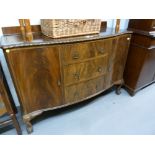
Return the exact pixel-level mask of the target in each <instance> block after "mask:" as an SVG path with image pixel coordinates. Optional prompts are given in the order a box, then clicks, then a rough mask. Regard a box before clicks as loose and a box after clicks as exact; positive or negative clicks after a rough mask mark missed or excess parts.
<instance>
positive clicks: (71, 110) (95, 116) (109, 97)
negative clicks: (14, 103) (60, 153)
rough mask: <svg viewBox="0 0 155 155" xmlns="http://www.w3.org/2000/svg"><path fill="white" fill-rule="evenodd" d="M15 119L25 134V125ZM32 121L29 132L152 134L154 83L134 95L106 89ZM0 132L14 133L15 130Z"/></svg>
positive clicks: (154, 105)
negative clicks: (97, 94)
mask: <svg viewBox="0 0 155 155" xmlns="http://www.w3.org/2000/svg"><path fill="white" fill-rule="evenodd" d="M18 118H19V121H20V124H21V127H22V131H23V134H24V135H25V134H27V132H26V129H25V125H24V124H23V122H22V120H21V117H20V116H18ZM32 124H33V129H34V132H33V133H32V134H31V135H154V134H155V84H152V85H150V86H148V87H146V88H145V89H143V90H141V91H139V92H138V93H137V94H136V95H135V96H134V97H131V96H129V94H128V93H127V92H126V91H125V90H124V89H122V93H121V95H116V94H115V91H114V90H109V91H108V92H106V93H103V94H101V95H99V96H98V97H95V98H93V99H91V100H89V101H87V102H84V103H80V104H77V105H74V106H70V107H67V108H63V109H60V110H55V111H50V112H46V113H44V114H43V115H41V116H39V117H37V118H36V119H35V120H33V121H32ZM1 134H3V135H14V134H16V131H15V129H10V130H8V131H6V132H3V133H1Z"/></svg>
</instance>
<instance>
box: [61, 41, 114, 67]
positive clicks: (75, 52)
mask: <svg viewBox="0 0 155 155" xmlns="http://www.w3.org/2000/svg"><path fill="white" fill-rule="evenodd" d="M111 48H112V39H104V40H98V41H92V42H89V43H75V44H68V45H64V46H63V47H61V51H62V61H63V64H69V63H75V62H78V61H82V60H86V59H90V58H94V57H96V56H99V55H104V54H106V53H108V52H109V51H110V50H111Z"/></svg>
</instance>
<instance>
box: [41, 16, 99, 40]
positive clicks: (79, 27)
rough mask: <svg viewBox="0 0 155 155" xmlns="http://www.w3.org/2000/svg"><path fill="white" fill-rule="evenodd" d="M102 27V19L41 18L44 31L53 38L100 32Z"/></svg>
mask: <svg viewBox="0 0 155 155" xmlns="http://www.w3.org/2000/svg"><path fill="white" fill-rule="evenodd" d="M100 27H101V20H100V19H41V30H42V33H43V34H44V35H46V36H48V37H52V38H61V37H68V36H77V35H85V34H93V33H99V32H100Z"/></svg>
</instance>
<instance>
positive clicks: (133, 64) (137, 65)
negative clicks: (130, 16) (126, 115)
mask: <svg viewBox="0 0 155 155" xmlns="http://www.w3.org/2000/svg"><path fill="white" fill-rule="evenodd" d="M153 23H155V20H130V22H129V29H130V30H132V31H133V32H134V33H133V36H132V39H131V45H130V50H129V53H128V58H127V63H126V67H125V72H124V80H125V87H126V88H127V89H128V91H129V93H130V94H131V95H132V96H133V95H134V94H135V93H136V92H137V91H138V90H140V89H142V88H144V87H145V86H147V85H149V84H151V83H153V82H154V81H155V37H153V36H152V35H150V34H149V32H150V31H152V29H153V27H152V25H153ZM139 29H140V30H139Z"/></svg>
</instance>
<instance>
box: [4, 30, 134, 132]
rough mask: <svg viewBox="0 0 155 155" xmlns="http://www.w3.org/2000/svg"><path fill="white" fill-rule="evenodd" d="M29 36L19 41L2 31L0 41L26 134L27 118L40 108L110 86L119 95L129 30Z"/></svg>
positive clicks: (72, 100) (59, 104) (74, 100)
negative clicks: (55, 37) (113, 87)
mask: <svg viewBox="0 0 155 155" xmlns="http://www.w3.org/2000/svg"><path fill="white" fill-rule="evenodd" d="M33 38H34V40H33V41H32V42H23V41H22V37H21V36H20V35H7V36H4V37H3V38H2V42H1V44H2V46H1V48H3V51H4V54H5V57H6V60H7V62H8V65H9V69H10V72H11V75H12V78H13V81H14V84H15V87H16V91H17V93H18V97H19V99H20V103H21V106H22V109H23V120H24V122H25V123H26V125H27V130H28V132H29V133H30V132H32V125H31V123H30V121H31V119H33V118H34V117H36V116H37V115H39V114H41V113H42V112H44V111H47V110H52V109H56V108H61V107H64V106H68V105H72V104H75V103H78V102H81V101H84V100H86V99H88V98H91V97H93V96H96V95H97V94H100V93H101V92H103V91H105V90H107V89H108V88H110V87H112V86H114V85H116V86H118V87H117V91H116V92H117V94H119V93H120V88H121V85H122V84H123V71H124V66H125V62H126V57H127V53H128V47H129V43H130V38H131V32H130V31H119V32H118V33H115V30H114V29H106V30H105V31H104V32H101V33H100V34H98V35H87V36H79V37H70V38H62V39H50V38H48V37H45V36H43V35H42V34H40V33H34V36H33ZM6 40H7V41H6Z"/></svg>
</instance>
